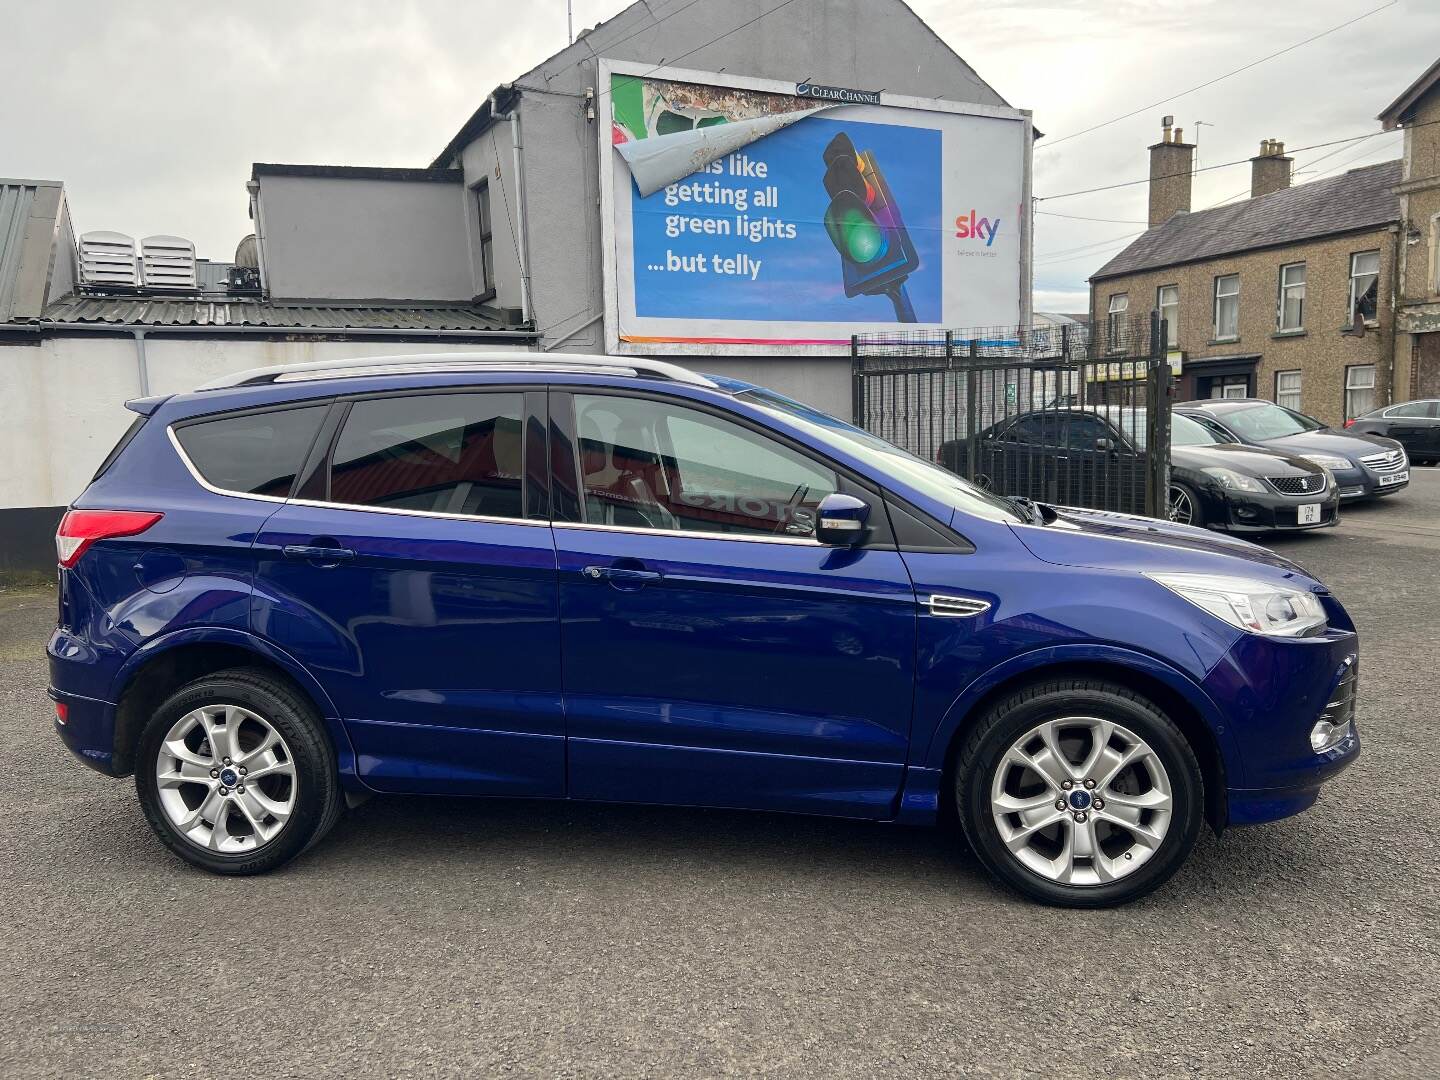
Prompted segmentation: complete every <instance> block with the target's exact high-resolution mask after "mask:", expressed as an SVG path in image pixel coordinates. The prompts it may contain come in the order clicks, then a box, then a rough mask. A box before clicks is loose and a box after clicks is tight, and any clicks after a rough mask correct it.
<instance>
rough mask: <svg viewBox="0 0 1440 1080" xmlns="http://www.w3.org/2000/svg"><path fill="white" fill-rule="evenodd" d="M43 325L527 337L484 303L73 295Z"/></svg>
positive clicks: (45, 314) (54, 306)
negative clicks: (433, 332)
mask: <svg viewBox="0 0 1440 1080" xmlns="http://www.w3.org/2000/svg"><path fill="white" fill-rule="evenodd" d="M40 318H41V321H42V322H58V323H66V322H70V323H114V324H116V325H120V326H134V327H145V326H166V327H183V326H195V327H225V326H245V327H273V328H275V329H276V330H278V331H284V330H285V329H287V328H300V327H304V328H308V329H322V330H334V331H335V332H336V333H343V332H345V331H350V332H352V333H363V332H364V331H366V330H415V331H420V332H423V331H426V330H462V331H463V330H470V331H474V332H475V333H477V334H487V333H494V334H497V335H511V334H524V335H526V336H529V333H530V331H528V330H527V329H526V328H525V327H521V326H515V325H512V324H510V323H508V322H506V320H505V317H504V316H503V315H502V313H501V312H500V311H499V310H497V309H496V308H492V307H485V306H483V305H479V304H441V303H435V304H418V303H417V304H399V303H372V304H364V303H348V304H347V303H324V304H322V303H304V302H291V303H287V302H284V301H280V302H276V301H269V300H258V299H257V300H209V299H191V298H184V297H157V296H78V295H73V294H72V295H70V296H66V297H63V298H62V299H60V300H56V301H55V302H54V303H52V304H49V305H48V306H47V307H46V308H45V310H44V312H43V313H42V314H41V317H40Z"/></svg>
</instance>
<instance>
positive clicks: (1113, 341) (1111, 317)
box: [1105, 292, 1130, 352]
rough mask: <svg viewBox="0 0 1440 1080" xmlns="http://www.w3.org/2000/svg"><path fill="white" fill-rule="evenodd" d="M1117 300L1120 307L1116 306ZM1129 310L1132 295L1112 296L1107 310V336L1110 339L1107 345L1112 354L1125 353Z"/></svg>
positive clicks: (1113, 294)
mask: <svg viewBox="0 0 1440 1080" xmlns="http://www.w3.org/2000/svg"><path fill="white" fill-rule="evenodd" d="M1117 300H1118V301H1119V302H1120V304H1119V306H1118V307H1117V306H1116V304H1115V302H1116V301H1117ZM1129 310H1130V294H1129V293H1128V292H1119V293H1111V294H1110V302H1109V304H1108V306H1107V307H1106V309H1105V334H1106V337H1107V338H1108V341H1107V343H1106V344H1107V347H1108V348H1109V350H1110V351H1111V352H1124V351H1125V330H1124V327H1125V314H1126V312H1128V311H1129ZM1117 327H1118V329H1117Z"/></svg>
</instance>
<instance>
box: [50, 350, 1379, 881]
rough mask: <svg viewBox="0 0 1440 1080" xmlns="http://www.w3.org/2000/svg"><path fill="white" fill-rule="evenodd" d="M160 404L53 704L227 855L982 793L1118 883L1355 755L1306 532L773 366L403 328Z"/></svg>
mask: <svg viewBox="0 0 1440 1080" xmlns="http://www.w3.org/2000/svg"><path fill="white" fill-rule="evenodd" d="M129 408H130V409H131V410H132V411H133V412H134V413H135V414H136V418H135V420H134V422H133V424H132V425H131V427H130V429H129V431H128V432H127V433H126V434H125V436H124V438H123V439H122V440H121V441H120V443H119V445H118V446H116V448H115V449H114V451H113V452H112V453H111V454H110V455H109V457H108V458H107V459H106V460H105V462H104V463H103V464H102V465H101V467H100V470H99V472H98V473H97V474H96V476H95V479H94V481H93V482H92V483H91V484H90V486H89V487H88V488H87V489H86V490H85V492H84V494H82V495H81V496H80V497H79V498H78V499H76V500H75V503H74V505H73V506H72V507H71V508H70V510H69V512H68V513H67V514H66V516H65V518H64V520H63V522H62V523H61V526H60V529H59V532H58V535H57V537H56V546H57V549H58V556H59V563H60V571H59V576H60V589H59V626H58V628H57V629H56V631H55V633H54V636H53V637H52V638H51V640H50V643H49V648H48V652H49V659H50V672H51V683H52V687H51V696H52V697H53V699H54V702H55V712H56V718H55V722H56V727H57V730H58V732H59V734H60V737H61V738H62V739H63V740H64V742H65V743H66V745H67V746H69V747H70V749H71V750H72V751H73V752H74V753H75V754H76V755H78V756H79V757H80V759H81V760H82V761H84V762H85V763H86V764H88V765H90V766H92V767H93V768H95V769H98V770H99V771H101V772H103V773H106V774H109V775H111V776H126V775H129V774H132V773H133V774H134V776H135V784H136V788H137V790H138V793H139V799H140V805H141V807H142V809H143V810H144V812H145V816H146V818H147V819H148V820H149V822H150V824H151V826H153V828H154V830H155V832H156V834H157V835H158V836H159V838H160V840H161V841H162V842H163V843H164V844H165V845H166V846H167V847H169V848H170V850H171V851H173V852H175V853H176V854H178V855H179V856H181V857H182V858H184V859H186V860H188V861H189V862H191V863H194V864H195V865H197V866H200V867H203V868H205V869H207V870H211V871H215V872H217V873H226V874H249V873H259V872H263V871H266V870H270V869H273V868H274V867H277V866H279V865H281V864H282V863H284V862H286V861H287V860H288V859H291V858H293V857H294V856H296V855H298V854H299V853H300V852H301V851H303V850H304V849H306V848H307V847H309V846H310V845H312V844H314V843H315V842H316V841H318V840H319V839H320V838H321V837H322V836H323V835H324V834H325V832H326V831H327V830H328V829H329V828H330V827H331V825H333V824H334V823H335V821H336V819H337V817H338V816H339V814H340V813H341V810H342V808H343V807H344V806H345V805H346V804H347V803H349V804H354V803H355V802H357V801H359V800H361V799H363V798H365V797H366V796H368V795H369V794H371V793H374V792H387V793H414V794H429V793H443V794H448V795H510V796H526V797H544V798H569V799H590V800H598V801H616V802H636V803H671V804H681V805H692V806H694V805H699V806H720V807H739V808H750V809H757V810H782V811H800V812H808V813H817V814H830V815H837V816H842V817H851V818H861V819H870V820H875V821H887V822H901V823H910V824H931V823H934V822H936V821H938V820H940V819H941V818H942V817H944V816H949V815H954V816H957V817H958V819H959V822H960V823H961V825H962V826H963V829H964V832H965V835H966V836H967V838H968V839H969V841H970V844H971V846H972V847H973V849H974V851H975V853H976V855H977V856H978V857H979V859H980V860H981V862H983V863H984V864H985V866H986V867H988V868H989V870H991V871H992V872H993V873H994V874H995V875H996V876H997V877H999V878H1000V879H1001V880H1002V881H1004V882H1007V883H1008V884H1010V885H1011V886H1013V887H1015V888H1016V889H1018V890H1020V891H1021V892H1023V893H1025V894H1027V895H1029V896H1031V897H1033V898H1036V899H1038V900H1042V901H1047V902H1050V903H1056V904H1067V905H1074V906H1086V907H1098V906H1105V905H1111V904H1117V903H1122V902H1124V901H1127V900H1132V899H1134V898H1136V897H1138V896H1141V895H1143V894H1145V893H1148V892H1149V891H1151V890H1152V889H1154V888H1156V887H1157V886H1158V885H1160V884H1161V883H1162V882H1164V881H1165V880H1166V879H1168V878H1169V877H1170V876H1171V875H1172V874H1174V873H1175V871H1176V870H1177V869H1178V868H1179V866H1180V864H1181V863H1182V862H1183V861H1184V860H1185V857H1186V855H1187V854H1188V853H1189V851H1190V849H1191V847H1192V846H1193V845H1194V843H1195V841H1196V838H1197V836H1198V834H1199V831H1200V829H1201V827H1202V825H1203V824H1204V823H1206V822H1208V823H1209V825H1210V826H1211V827H1212V828H1213V829H1215V830H1216V831H1220V830H1222V829H1224V828H1225V827H1226V826H1227V825H1245V824H1253V823H1257V822H1266V821H1273V820H1275V819H1277V818H1282V817H1285V816H1287V815H1290V814H1294V813H1297V812H1299V811H1301V810H1303V809H1305V808H1306V807H1308V806H1309V805H1310V804H1311V803H1313V802H1314V801H1315V799H1316V796H1317V794H1318V792H1319V789H1320V785H1321V784H1322V783H1323V782H1324V781H1325V780H1326V779H1328V778H1329V777H1330V776H1332V775H1334V774H1335V773H1336V772H1338V771H1339V770H1340V769H1342V768H1343V767H1344V766H1345V765H1347V764H1348V763H1349V762H1350V761H1351V760H1353V759H1354V757H1355V755H1356V753H1357V752H1358V750H1359V742H1358V738H1357V735H1356V731H1355V727H1354V710H1355V689H1356V683H1357V677H1358V666H1357V655H1358V653H1357V649H1358V646H1357V641H1356V635H1355V628H1354V626H1353V625H1352V624H1351V621H1350V619H1349V618H1348V617H1347V615H1346V613H1345V610H1344V609H1343V608H1342V607H1341V606H1340V603H1339V602H1338V601H1337V600H1336V599H1335V598H1334V597H1333V596H1331V594H1330V593H1329V592H1328V591H1327V590H1326V589H1325V587H1324V586H1323V585H1322V584H1321V583H1320V582H1318V581H1316V580H1315V579H1314V578H1313V577H1311V576H1310V575H1308V574H1306V573H1305V571H1304V570H1302V569H1301V568H1300V567H1298V566H1296V565H1295V564H1294V563H1292V562H1289V561H1288V560H1286V559H1284V558H1281V557H1280V556H1278V555H1275V554H1273V553H1272V552H1269V551H1267V550H1265V549H1263V548H1259V547H1254V546H1251V545H1249V544H1246V543H1243V542H1240V541H1234V540H1227V539H1223V538H1221V537H1218V536H1215V535H1214V534H1212V533H1209V532H1204V531H1202V530H1199V529H1193V528H1188V527H1185V526H1179V525H1173V524H1169V523H1166V522H1161V521H1155V520H1150V519H1145V518H1136V517H1126V516H1120V515H1115V514H1106V513H1099V512H1092V511H1085V510H1074V509H1064V508H1058V507H1051V506H1044V505H1036V504H1033V503H1028V502H1024V501H1021V502H1018V503H1017V502H1011V501H1008V500H1006V499H1002V498H998V497H996V496H993V495H990V494H987V493H985V492H983V491H980V490H978V489H976V488H974V487H972V486H970V485H969V484H967V483H965V482H964V481H963V480H960V479H958V478H957V477H955V476H954V475H952V474H951V473H949V472H947V471H945V470H943V469H941V468H940V467H939V466H936V465H932V464H930V463H927V462H925V461H921V460H919V459H918V458H915V457H912V456H911V455H909V454H907V453H905V452H903V451H901V450H899V449H897V448H896V447H894V446H891V445H889V444H888V443H885V442H882V441H880V440H879V439H877V438H875V437H874V436H872V435H870V434H868V433H866V432H864V431H861V430H859V429H858V428H855V427H852V426H850V425H849V424H845V423H842V422H841V421H839V420H836V419H834V418H832V417H830V416H826V415H824V414H823V413H819V412H816V411H815V410H813V409H810V408H808V407H806V406H804V405H801V404H799V403H797V402H794V401H791V400H788V399H786V398H784V397H781V396H779V395H777V394H774V393H772V392H770V391H768V390H764V389H761V388H759V387H756V386H751V385H748V384H745V383H740V382H735V381H732V380H729V379H722V378H707V377H704V376H700V375H696V374H693V373H691V372H689V371H686V370H684V369H682V368H679V367H676V366H672V365H670V364H666V363H661V362H656V361H649V360H638V359H631V358H625V359H621V358H604V357H601V358H569V359H565V360H563V361H562V360H556V359H539V358H537V357H536V355H535V354H529V353H525V354H478V355H463V356H453V355H452V356H445V357H438V358H437V357H429V358H403V357H392V358H385V359H373V358H372V359H366V360H360V361H345V362H340V363H329V364H322V365H306V366H301V367H291V368H276V369H266V370H259V371H251V372H246V373H242V374H240V375H238V376H235V377H233V378H230V379H227V380H224V381H223V382H221V383H218V384H213V385H211V386H209V387H206V388H203V389H201V390H198V391H196V392H194V393H190V394H181V395H176V396H173V397H153V398H146V399H143V400H139V401H132V402H130V403H129Z"/></svg>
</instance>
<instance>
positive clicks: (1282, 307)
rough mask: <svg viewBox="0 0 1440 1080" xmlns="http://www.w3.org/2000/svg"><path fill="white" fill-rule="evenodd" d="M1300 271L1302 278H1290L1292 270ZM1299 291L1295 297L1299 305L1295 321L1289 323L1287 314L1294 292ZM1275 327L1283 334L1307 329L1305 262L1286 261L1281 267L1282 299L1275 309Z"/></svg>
mask: <svg viewBox="0 0 1440 1080" xmlns="http://www.w3.org/2000/svg"><path fill="white" fill-rule="evenodd" d="M1296 270H1298V271H1300V280H1299V281H1293V280H1288V278H1289V277H1290V276H1291V272H1293V271H1296ZM1297 292H1298V293H1299V295H1298V296H1296V297H1294V300H1295V302H1296V305H1297V309H1296V314H1295V322H1294V323H1293V324H1287V323H1286V321H1285V315H1286V312H1287V310H1288V307H1289V304H1290V300H1291V299H1292V296H1291V294H1292V293H1297ZM1275 329H1276V332H1277V333H1281V334H1295V333H1299V332H1300V331H1301V330H1304V329H1305V264H1304V263H1303V262H1294V263H1286V264H1285V265H1283V266H1281V267H1280V300H1279V304H1278V305H1277V307H1276V311H1275Z"/></svg>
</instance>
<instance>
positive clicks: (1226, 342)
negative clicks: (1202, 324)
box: [1205, 337, 1240, 345]
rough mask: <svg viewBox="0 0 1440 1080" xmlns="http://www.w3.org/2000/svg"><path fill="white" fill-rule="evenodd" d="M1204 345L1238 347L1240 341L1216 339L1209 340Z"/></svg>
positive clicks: (1224, 338) (1236, 338) (1236, 339)
mask: <svg viewBox="0 0 1440 1080" xmlns="http://www.w3.org/2000/svg"><path fill="white" fill-rule="evenodd" d="M1205 344H1206V345H1238V344H1240V339H1239V337H1217V338H1211V339H1210V340H1209V341H1207V342H1206V343H1205Z"/></svg>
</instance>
